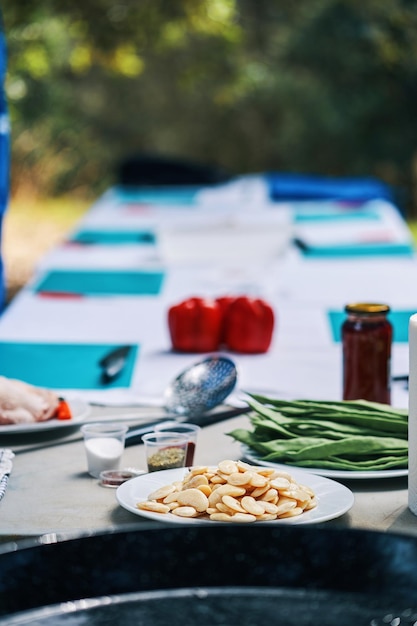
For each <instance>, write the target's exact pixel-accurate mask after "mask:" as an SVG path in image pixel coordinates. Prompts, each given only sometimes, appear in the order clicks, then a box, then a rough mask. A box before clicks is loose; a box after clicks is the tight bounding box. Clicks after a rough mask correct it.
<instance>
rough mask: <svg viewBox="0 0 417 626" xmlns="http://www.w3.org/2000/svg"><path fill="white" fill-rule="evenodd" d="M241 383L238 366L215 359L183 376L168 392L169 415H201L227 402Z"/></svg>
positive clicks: (222, 359)
mask: <svg viewBox="0 0 417 626" xmlns="http://www.w3.org/2000/svg"><path fill="white" fill-rule="evenodd" d="M236 382H237V370H236V366H235V364H234V363H233V361H232V360H231V359H229V358H228V357H225V356H219V355H213V356H209V357H206V358H205V359H203V360H202V361H200V362H198V363H195V364H194V365H192V366H191V367H189V368H187V369H186V370H184V371H183V372H181V374H179V375H178V376H177V377H176V378H175V379H174V380H173V381H172V383H171V384H170V385H169V386H168V388H167V389H166V390H165V394H164V399H165V402H164V406H165V409H166V411H168V412H169V413H175V414H177V415H188V416H192V415H197V414H198V415H199V414H201V413H205V412H206V411H209V410H210V409H213V408H214V407H215V406H217V405H218V404H220V403H221V402H223V400H225V398H227V396H228V395H229V394H230V393H231V392H232V391H233V389H234V387H235V386H236Z"/></svg>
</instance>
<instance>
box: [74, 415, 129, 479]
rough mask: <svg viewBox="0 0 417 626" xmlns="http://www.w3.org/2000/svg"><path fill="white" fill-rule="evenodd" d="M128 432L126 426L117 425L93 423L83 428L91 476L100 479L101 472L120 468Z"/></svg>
mask: <svg viewBox="0 0 417 626" xmlns="http://www.w3.org/2000/svg"><path fill="white" fill-rule="evenodd" d="M127 430H128V427H127V426H126V425H125V424H117V423H114V424H105V423H92V424H84V426H82V427H81V432H82V434H83V437H84V446H85V452H86V456H87V466H88V473H89V474H90V475H91V476H93V477H94V478H99V476H100V472H102V471H104V470H109V469H114V468H118V467H119V466H120V462H121V459H122V455H123V452H124V447H125V436H126V433H127Z"/></svg>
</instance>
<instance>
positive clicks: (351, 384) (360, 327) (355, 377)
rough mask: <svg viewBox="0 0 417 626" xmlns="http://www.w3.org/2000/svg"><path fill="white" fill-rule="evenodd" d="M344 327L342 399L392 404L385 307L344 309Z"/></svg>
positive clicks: (388, 325) (371, 305) (389, 333)
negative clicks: (345, 314)
mask: <svg viewBox="0 0 417 626" xmlns="http://www.w3.org/2000/svg"><path fill="white" fill-rule="evenodd" d="M345 311H346V313H347V319H346V320H345V321H344V322H343V325H342V343H343V400H369V401H371V402H382V403H384V404H390V403H391V346H392V325H391V323H390V321H389V320H388V319H387V314H388V313H389V311H390V307H389V306H388V305H386V304H374V303H366V302H361V303H357V304H348V305H346V307H345Z"/></svg>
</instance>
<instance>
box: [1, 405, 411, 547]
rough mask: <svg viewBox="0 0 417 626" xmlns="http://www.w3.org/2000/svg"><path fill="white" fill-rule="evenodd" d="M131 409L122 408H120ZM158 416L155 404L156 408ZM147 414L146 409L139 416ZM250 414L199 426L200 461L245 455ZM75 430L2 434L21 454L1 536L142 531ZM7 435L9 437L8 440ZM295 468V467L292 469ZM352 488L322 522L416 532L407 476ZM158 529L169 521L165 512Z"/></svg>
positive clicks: (136, 460)
mask: <svg viewBox="0 0 417 626" xmlns="http://www.w3.org/2000/svg"><path fill="white" fill-rule="evenodd" d="M110 411H111V413H112V414H113V413H114V409H108V408H102V407H100V408H99V407H95V408H94V410H93V416H94V417H96V416H104V415H106V414H107V415H108V414H109V412H110ZM123 411H127V409H121V410H120V413H121V414H122V413H123ZM151 412H153V416H154V417H158V416H160V415H161V414H160V411H159V410H158V409H155V408H154V409H151ZM140 413H142V414H143V415H146V416H148V415H150V412H149V409H145V408H142V409H140V410H138V414H140ZM248 426H249V419H248V417H247V416H245V415H241V416H238V417H234V418H232V419H228V420H227V421H222V422H219V423H217V424H213V425H210V426H206V427H203V428H202V429H201V432H200V435H199V440H198V444H197V449H196V456H195V465H216V464H217V463H218V462H219V461H221V460H223V459H239V458H241V457H242V454H241V449H240V445H239V444H238V443H237V442H235V441H234V440H233V439H232V438H231V437H229V436H227V435H226V433H227V432H230V431H231V430H233V429H234V428H236V427H243V428H247V427H248ZM80 438H81V434H80V431H79V429H78V428H69V429H68V430H66V433H65V435H63V436H62V435H61V436H60V437H59V439H56V434H55V435H52V434H51V433H49V434H48V435H47V433H46V432H45V433H44V434H43V435H42V436H41V437H39V436H38V437H37V440H36V441H35V440H34V438H33V435H32V436H31V437H27V436H25V435H19V436H17V435H10V436H9V437H7V438H6V437H4V438H3V440H4V442H5V443H7V444H10V447H12V449H13V450H14V452H15V454H16V456H15V458H14V460H13V472H12V474H11V476H10V479H9V486H8V489H7V492H6V494H5V496H4V498H3V500H2V502H1V505H0V507H1V517H0V540H1V541H2V542H10V541H12V540H18V539H23V538H26V537H34V536H39V535H44V534H51V533H56V534H57V535H65V534H70V535H73V534H77V533H81V534H85V533H94V532H99V531H100V532H103V531H111V530H123V529H130V528H140V527H141V525H143V524H144V523H146V522H147V523H148V524H149V520H146V519H145V518H143V517H140V516H138V515H135V514H133V513H131V512H129V511H127V510H125V509H124V508H122V507H121V506H120V505H119V504H118V502H117V500H116V489H113V488H105V487H102V486H100V484H99V481H98V480H97V479H95V478H92V477H91V476H89V474H88V473H87V464H86V457H85V451H84V444H83V441H81V439H80ZM7 440H9V441H7ZM122 467H134V468H138V469H142V470H143V469H146V461H145V451H144V446H143V445H141V444H138V445H133V446H129V447H127V448H126V449H125V452H124V455H123V461H122ZM289 472H290V473H291V469H290V468H289ZM339 482H341V483H343V484H345V485H346V486H347V487H348V488H349V489H351V490H352V491H353V493H354V498H355V501H354V505H353V507H352V508H351V509H350V511H349V512H347V513H345V514H344V515H342V516H341V517H339V518H337V519H334V520H331V521H328V522H324V525H325V526H334V527H342V528H362V529H369V530H376V531H388V532H394V533H404V534H408V535H417V519H416V517H415V516H414V515H413V514H412V513H411V512H410V511H409V510H408V507H407V478H406V477H404V478H384V479H380V480H364V479H357V480H354V479H352V480H348V481H344V480H343V481H342V480H339ZM160 525H161V528H162V527H164V526H166V522H164V521H163V516H161V524H160Z"/></svg>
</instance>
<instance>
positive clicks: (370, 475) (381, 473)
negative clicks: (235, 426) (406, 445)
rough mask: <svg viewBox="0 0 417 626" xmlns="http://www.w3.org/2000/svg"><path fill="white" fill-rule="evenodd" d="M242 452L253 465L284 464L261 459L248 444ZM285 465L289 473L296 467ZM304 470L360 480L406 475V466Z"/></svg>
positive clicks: (243, 447)
mask: <svg viewBox="0 0 417 626" xmlns="http://www.w3.org/2000/svg"><path fill="white" fill-rule="evenodd" d="M242 453H243V455H244V458H245V459H246V460H247V461H250V463H253V464H255V465H262V467H275V468H281V469H282V468H283V467H284V465H283V464H280V463H274V462H273V461H263V460H262V459H260V458H259V457H258V456H257V454H256V452H254V451H253V450H251V449H250V448H249V447H248V446H245V445H242ZM285 467H286V470H287V472H290V473H291V471H292V470H293V469H295V468H296V466H295V465H286V466H285ZM297 469H301V468H298V467H297ZM306 471H308V472H309V473H310V474H317V475H319V476H326V477H327V478H339V479H348V480H351V479H356V478H358V479H360V480H363V479H368V480H375V479H379V478H401V477H403V476H407V475H408V469H407V468H401V469H388V470H373V471H366V470H358V471H354V470H332V469H328V468H320V467H317V468H313V467H309V468H308V469H306Z"/></svg>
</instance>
